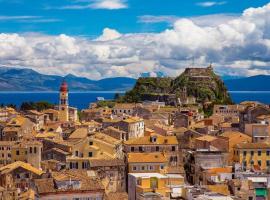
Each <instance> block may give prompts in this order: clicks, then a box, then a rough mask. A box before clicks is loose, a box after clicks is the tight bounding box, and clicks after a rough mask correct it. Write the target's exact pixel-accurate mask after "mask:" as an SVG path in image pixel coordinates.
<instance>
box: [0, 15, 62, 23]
mask: <svg viewBox="0 0 270 200" xmlns="http://www.w3.org/2000/svg"><path fill="white" fill-rule="evenodd" d="M6 21H13V22H19V23H51V22H59V21H61V20H60V19H53V18H44V17H42V16H31V15H29V16H28V15H18V16H8V15H0V22H6Z"/></svg>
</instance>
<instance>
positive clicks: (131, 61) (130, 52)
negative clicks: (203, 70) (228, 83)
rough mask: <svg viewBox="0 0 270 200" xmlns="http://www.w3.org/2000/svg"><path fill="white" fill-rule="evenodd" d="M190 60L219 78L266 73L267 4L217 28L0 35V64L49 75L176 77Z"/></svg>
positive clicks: (190, 25) (269, 46)
mask: <svg viewBox="0 0 270 200" xmlns="http://www.w3.org/2000/svg"><path fill="white" fill-rule="evenodd" d="M202 18H203V17H202ZM225 18H226V17H225ZM204 20H205V19H204ZM209 20H211V17H209ZM199 21H200V20H199ZM209 24H211V26H210V25H209ZM193 60H194V63H195V65H196V66H207V65H208V64H209V63H210V62H212V63H213V65H214V67H215V68H216V70H217V71H218V72H219V73H221V74H227V75H241V76H242V75H255V74H260V73H264V74H270V3H269V4H267V5H265V6H263V7H260V8H250V9H247V10H245V11H244V12H243V14H242V15H241V16H233V17H232V18H229V19H227V18H226V20H221V21H219V22H218V23H216V24H212V23H207V20H206V21H205V22H204V23H198V21H197V22H196V20H194V19H178V20H177V21H176V22H175V23H173V26H172V27H171V28H168V29H166V30H164V31H162V32H160V33H128V34H121V33H119V32H118V31H117V30H113V29H109V28H105V29H104V31H103V33H102V34H101V35H100V36H99V37H97V38H96V39H94V40H91V39H88V38H84V37H72V36H67V35H65V34H62V35H59V36H50V35H41V34H40V35H39V34H31V35H30V34H0V65H3V66H21V67H24V66H25V67H31V68H33V69H34V70H37V71H39V72H43V73H49V74H60V75H65V74H68V73H73V74H76V75H78V76H85V77H89V78H93V79H99V78H104V77H112V76H132V77H137V76H139V75H140V74H141V73H143V72H159V71H161V72H164V73H165V74H167V75H170V76H176V75H177V74H179V73H180V72H182V71H183V69H184V68H185V67H188V66H190V65H191V64H192V63H193Z"/></svg>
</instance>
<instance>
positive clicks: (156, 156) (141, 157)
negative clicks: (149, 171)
mask: <svg viewBox="0 0 270 200" xmlns="http://www.w3.org/2000/svg"><path fill="white" fill-rule="evenodd" d="M165 162H167V159H166V157H165V155H164V154H163V153H160V152H157V153H156V152H155V153H129V154H128V163H165Z"/></svg>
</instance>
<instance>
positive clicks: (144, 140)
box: [124, 134, 178, 145]
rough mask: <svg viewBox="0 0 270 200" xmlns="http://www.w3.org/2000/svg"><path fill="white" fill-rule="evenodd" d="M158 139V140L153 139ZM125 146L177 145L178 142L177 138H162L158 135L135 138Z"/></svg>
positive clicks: (126, 142)
mask: <svg viewBox="0 0 270 200" xmlns="http://www.w3.org/2000/svg"><path fill="white" fill-rule="evenodd" d="M153 137H156V140H155V141H154V140H151V138H153ZM124 144H125V145H177V144H178V141H177V138H176V136H162V135H158V134H154V135H150V136H144V137H139V138H133V139H130V140H128V141H125V142H124Z"/></svg>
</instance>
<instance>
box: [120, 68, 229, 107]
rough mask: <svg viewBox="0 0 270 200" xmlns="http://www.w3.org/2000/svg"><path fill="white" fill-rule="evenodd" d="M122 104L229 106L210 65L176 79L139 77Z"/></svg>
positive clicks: (187, 69)
mask: <svg viewBox="0 0 270 200" xmlns="http://www.w3.org/2000/svg"><path fill="white" fill-rule="evenodd" d="M123 100H124V101H125V102H140V101H145V100H149V101H163V102H165V103H166V104H167V105H177V104H178V105H179V104H180V105H183V104H195V103H206V102H212V103H224V104H227V103H231V102H232V101H231V98H230V96H229V94H228V91H227V88H226V87H225V85H224V83H223V81H222V80H221V79H220V77H219V76H218V75H216V74H215V72H214V70H213V67H212V65H210V66H208V67H206V68H186V69H185V70H184V72H183V73H182V74H180V75H179V76H177V77H176V78H171V77H164V78H160V77H147V78H139V79H138V80H137V82H136V84H135V86H134V88H133V89H132V90H131V91H129V92H127V93H126V95H125V96H124V98H123Z"/></svg>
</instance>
